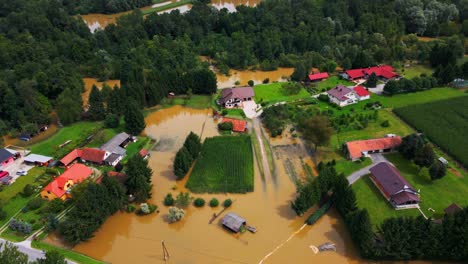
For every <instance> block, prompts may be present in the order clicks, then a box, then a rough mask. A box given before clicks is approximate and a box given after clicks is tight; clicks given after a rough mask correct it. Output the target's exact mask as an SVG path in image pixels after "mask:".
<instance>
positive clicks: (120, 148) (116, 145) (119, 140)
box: [100, 132, 134, 156]
mask: <svg viewBox="0 0 468 264" xmlns="http://www.w3.org/2000/svg"><path fill="white" fill-rule="evenodd" d="M132 141H134V139H133V138H132V136H130V135H129V134H127V133H125V132H122V133H119V134H117V135H115V136H114V137H113V138H111V139H110V140H109V141H107V142H106V143H105V144H103V145H102V146H101V147H100V149H102V150H104V151H106V152H109V153H115V154H119V155H122V156H125V154H126V151H125V147H127V145H128V144H129V143H130V142H132Z"/></svg>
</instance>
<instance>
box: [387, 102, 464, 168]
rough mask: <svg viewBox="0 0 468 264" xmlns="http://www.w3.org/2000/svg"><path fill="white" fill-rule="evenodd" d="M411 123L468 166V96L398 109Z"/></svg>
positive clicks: (402, 116) (397, 112) (397, 111)
mask: <svg viewBox="0 0 468 264" xmlns="http://www.w3.org/2000/svg"><path fill="white" fill-rule="evenodd" d="M394 111H395V113H396V114H397V115H399V116H400V117H401V118H402V119H403V120H405V121H406V122H407V123H409V124H410V125H412V126H413V127H415V128H416V129H417V130H419V131H421V132H423V133H424V134H425V135H426V136H427V137H428V138H429V139H430V140H431V141H433V142H434V143H436V144H437V145H438V146H439V147H441V148H442V149H443V150H445V151H446V152H448V153H449V154H450V155H452V156H454V157H455V158H456V159H457V160H459V161H460V162H462V163H463V164H464V166H468V148H467V146H468V138H467V137H466V132H467V131H468V96H462V97H459V98H453V99H449V100H443V101H437V102H433V103H428V104H419V105H412V106H407V107H402V108H397V109H394Z"/></svg>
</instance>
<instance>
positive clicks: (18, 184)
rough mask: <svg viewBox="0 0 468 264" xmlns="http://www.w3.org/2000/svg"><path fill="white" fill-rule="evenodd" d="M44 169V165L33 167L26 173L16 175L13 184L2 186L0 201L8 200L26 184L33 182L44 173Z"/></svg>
mask: <svg viewBox="0 0 468 264" xmlns="http://www.w3.org/2000/svg"><path fill="white" fill-rule="evenodd" d="M45 170H46V168H44V167H34V168H32V169H31V170H29V171H28V174H27V175H25V176H20V177H18V179H17V180H16V181H15V182H14V183H13V184H11V185H8V186H3V190H2V191H1V192H0V201H8V200H10V199H11V198H12V197H14V196H15V195H16V194H18V193H20V192H22V191H23V188H24V186H25V185H26V184H33V183H34V182H35V181H36V178H37V177H39V176H41V175H42V174H43V173H45Z"/></svg>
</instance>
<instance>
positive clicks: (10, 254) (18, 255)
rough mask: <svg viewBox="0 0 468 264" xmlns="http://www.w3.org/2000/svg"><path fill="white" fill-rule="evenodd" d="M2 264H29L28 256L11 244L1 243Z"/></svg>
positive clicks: (0, 258)
mask: <svg viewBox="0 0 468 264" xmlns="http://www.w3.org/2000/svg"><path fill="white" fill-rule="evenodd" d="M0 263H3V264H28V255H26V254H24V253H23V252H21V251H19V250H18V247H17V246H15V245H13V244H12V243H10V242H5V243H0Z"/></svg>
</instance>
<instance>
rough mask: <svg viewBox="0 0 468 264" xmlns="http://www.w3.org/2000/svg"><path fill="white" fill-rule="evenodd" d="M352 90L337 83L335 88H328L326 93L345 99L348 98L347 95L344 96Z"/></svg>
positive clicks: (341, 99)
mask: <svg viewBox="0 0 468 264" xmlns="http://www.w3.org/2000/svg"><path fill="white" fill-rule="evenodd" d="M351 92H353V90H351V89H349V88H348V87H346V86H344V85H342V84H338V85H337V86H336V87H335V88H333V89H331V90H328V91H327V94H328V95H329V96H333V97H335V98H336V99H338V100H340V101H346V100H348V97H346V95H347V94H349V93H351Z"/></svg>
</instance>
